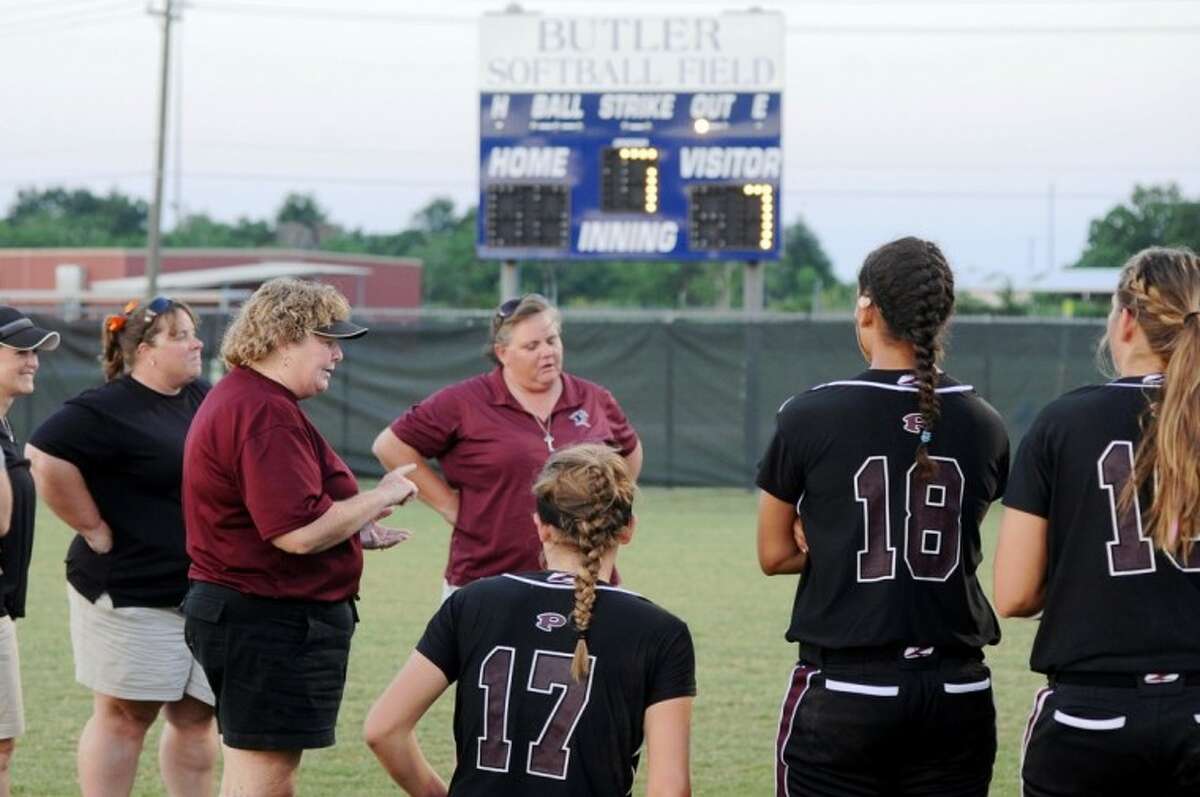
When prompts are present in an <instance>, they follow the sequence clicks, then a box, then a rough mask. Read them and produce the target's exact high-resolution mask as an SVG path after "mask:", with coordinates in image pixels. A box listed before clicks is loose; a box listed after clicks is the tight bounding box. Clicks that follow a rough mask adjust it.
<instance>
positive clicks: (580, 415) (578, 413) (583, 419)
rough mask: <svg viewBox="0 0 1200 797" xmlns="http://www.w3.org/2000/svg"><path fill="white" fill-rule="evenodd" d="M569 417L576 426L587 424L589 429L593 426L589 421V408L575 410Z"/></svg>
mask: <svg viewBox="0 0 1200 797" xmlns="http://www.w3.org/2000/svg"><path fill="white" fill-rule="evenodd" d="M567 417H568V418H570V419H571V421H572V422H574V424H575V425H576V426H586V427H587V428H589V429H590V428H592V425H591V423H589V422H588V414H587V410H575V411H574V412H572V413H571V414H570V415H568V416H567Z"/></svg>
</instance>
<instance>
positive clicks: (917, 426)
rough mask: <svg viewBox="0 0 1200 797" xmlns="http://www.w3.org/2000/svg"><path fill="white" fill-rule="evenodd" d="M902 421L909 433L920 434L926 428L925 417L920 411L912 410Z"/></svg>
mask: <svg viewBox="0 0 1200 797" xmlns="http://www.w3.org/2000/svg"><path fill="white" fill-rule="evenodd" d="M900 423H901V424H903V425H904V431H906V432H908V433H909V434H920V433H921V431H922V430H923V429H924V428H925V417H924V416H923V415H921V413H919V412H910V413H909V414H908V415H905V416H904V417H903V418H901V419H900Z"/></svg>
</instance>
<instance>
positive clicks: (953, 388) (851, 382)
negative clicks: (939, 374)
mask: <svg viewBox="0 0 1200 797" xmlns="http://www.w3.org/2000/svg"><path fill="white" fill-rule="evenodd" d="M827 387H877V388H879V389H881V390H894V391H896V392H898V393H919V392H920V391H919V390H918V389H917V388H915V387H909V386H907V385H886V384H883V383H882V382H867V381H865V380H863V379H842V380H839V381H837V382H826V383H825V384H823V385H817V386H816V387H814V388H813V390H821V389H822V388H827ZM974 389H975V386H974V385H950V386H949V387H939V388H935V389H934V391H933V392H934V393H968V392H970V391H972V390H974ZM780 409H783V408H782V407H780Z"/></svg>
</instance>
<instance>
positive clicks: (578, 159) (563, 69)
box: [476, 12, 785, 260]
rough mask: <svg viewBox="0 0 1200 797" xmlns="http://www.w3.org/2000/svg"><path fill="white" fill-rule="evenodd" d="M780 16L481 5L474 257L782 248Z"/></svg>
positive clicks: (737, 255) (690, 254) (772, 253)
mask: <svg viewBox="0 0 1200 797" xmlns="http://www.w3.org/2000/svg"><path fill="white" fill-rule="evenodd" d="M784 31H785V24H784V20H783V17H782V15H780V14H778V13H768V12H736V13H725V14H717V15H714V16H704V17H674V16H672V17H642V18H628V17H622V18H614V17H561V16H547V15H541V14H522V13H503V14H488V15H486V16H485V17H484V18H483V21H482V23H481V25H480V71H481V74H480V86H481V89H480V95H479V228H478V233H477V240H476V248H477V249H478V252H479V255H480V256H481V257H489V258H500V259H506V260H508V259H512V260H515V259H528V258H553V259H572V258H594V259H614V258H635V259H638V260H653V259H661V260H698V259H721V260H774V259H777V258H778V257H779V229H780V224H779V193H780V190H779V189H780V175H781V173H782V170H783V162H782V154H781V150H780V146H779V135H780V118H781V116H780V103H781V101H782V86H783V79H784V72H783V69H784V64H783V45H784V41H783V37H784Z"/></svg>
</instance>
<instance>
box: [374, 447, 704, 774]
mask: <svg viewBox="0 0 1200 797" xmlns="http://www.w3.org/2000/svg"><path fill="white" fill-rule="evenodd" d="M526 489H528V488H526ZM531 494H532V495H533V496H534V499H535V504H536V507H537V511H536V513H535V514H534V515H533V517H532V518H531V522H532V523H533V524H534V528H535V529H536V530H537V537H538V540H539V543H540V544H541V545H542V548H543V552H544V554H545V561H546V565H545V567H544V568H539V571H540V572H530V573H521V574H511V573H510V574H505V575H502V576H497V577H494V578H488V579H483V580H480V581H475V582H473V583H471V584H470V585H468V586H467V587H465V588H464V589H461V590H459V591H457V592H455V593H454V594H453V595H451V596H450V597H449V598H448V599H447V600H446V601H444V602H443V603H442V606H441V608H440V609H439V610H438V612H437V614H436V615H435V616H434V617H433V619H432V620H430V621H429V625H428V627H427V628H426V630H425V634H424V636H422V638H421V640H420V642H418V643H417V648H416V650H415V651H413V653H412V655H411V656H410V657H409V660H408V663H407V664H405V665H404V668H403V669H402V670H401V671H400V673H399V674H398V675H397V676H396V678H395V679H394V680H393V681H392V683H391V685H390V686H389V687H388V688H387V689H386V690H385V691H384V693H383V694H382V695H381V696H380V697H379V699H378V700H376V701H375V705H374V706H373V707H372V708H371V711H370V713H369V714H368V716H367V721H366V725H365V728H364V733H365V736H366V740H367V744H368V745H369V746H370V747H371V749H372V750H373V751H374V752H375V755H376V756H377V757H378V758H379V761H380V763H382V764H383V766H384V768H385V769H387V771H388V774H390V775H391V776H392V778H393V779H394V780H395V781H396V782H397V783H398V784H399V785H400V786H401V788H403V789H404V790H405V791H406V792H408V793H409V794H411V795H415V796H417V797H438V796H440V795H446V794H447V793H449V794H451V795H454V796H455V797H504V795H543V796H544V797H556V796H557V795H562V797H567V796H568V795H570V797H584V796H586V795H595V797H601V795H604V796H605V797H607V796H608V795H621V794H632V792H633V779H634V774H635V772H636V770H637V765H638V760H639V757H640V754H641V750H642V749H643V742H644V743H645V751H646V758H647V762H646V769H647V776H648V777H647V778H646V781H647V783H646V793H647V794H648V795H651V797H686V795H690V794H691V782H690V776H689V767H688V757H689V756H688V753H689V751H688V745H689V735H690V721H691V711H692V699H693V697H694V696H695V694H696V674H695V653H694V651H693V648H692V638H691V635H690V633H689V632H688V628H687V626H686V625H685V624H684V623H683V621H681V620H680V619H678V618H677V617H675V616H673V615H672V614H670V613H669V612H666V611H664V610H663V609H661V608H659V607H657V606H655V605H654V604H653V603H651V602H650V601H648V600H647V599H645V598H643V597H641V596H640V595H637V594H635V593H632V592H627V591H626V590H623V589H619V588H617V587H613V586H611V584H610V583H606V582H611V580H612V571H613V567H614V566H615V562H616V558H617V552H618V549H619V548H620V547H621V546H622V545H624V544H626V543H628V542H629V541H630V540H631V539H632V538H633V533H634V527H635V525H636V522H635V518H634V515H633V497H634V486H633V479H632V478H631V474H630V473H629V467H628V465H627V463H626V462H625V460H624V459H623V458H622V457H621V456H620V455H619V454H617V453H616V452H615V451H613V450H612V449H610V448H608V447H607V446H604V445H594V444H592V445H587V444H584V445H576V446H570V447H568V448H565V449H562V450H559V451H556V452H554V453H553V454H551V455H550V458H549V460H548V461H547V462H546V464H545V466H544V467H543V468H542V471H541V474H540V475H539V476H538V477H537V481H536V482H535V483H534V485H533V490H532V491H531ZM451 683H456V684H457V686H456V690H457V691H456V694H455V711H454V739H455V743H456V748H457V761H458V765H457V766H456V767H455V771H454V776H453V778H452V779H451V781H450V785H449V790H447V787H446V785H445V783H444V782H443V781H442V779H441V778H440V777H439V776H438V775H437V773H436V772H434V771H433V769H432V768H431V767H430V766H429V764H428V762H426V761H425V757H424V755H423V754H422V753H421V748H420V745H419V744H418V743H417V738H416V734H415V733H414V728H415V726H416V724H417V723H418V721H419V720H420V719H421V717H422V716H423V715H424V714H425V713H426V712H427V711H428V710H429V708H430V706H432V705H433V703H434V701H436V700H437V698H438V697H439V696H440V695H441V694H442V693H443V692H444V691H445V690H446V689H447V688H448V687H449V686H450V684H451Z"/></svg>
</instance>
